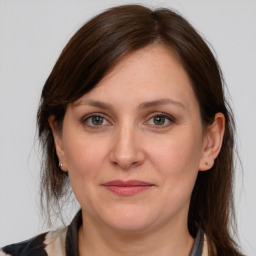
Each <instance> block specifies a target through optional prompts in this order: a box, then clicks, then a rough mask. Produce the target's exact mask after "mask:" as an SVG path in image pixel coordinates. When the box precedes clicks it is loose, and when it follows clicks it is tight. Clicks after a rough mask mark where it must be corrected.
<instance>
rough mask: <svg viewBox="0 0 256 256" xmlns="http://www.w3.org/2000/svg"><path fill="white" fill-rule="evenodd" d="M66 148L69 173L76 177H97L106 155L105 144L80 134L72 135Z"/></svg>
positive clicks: (67, 141)
mask: <svg viewBox="0 0 256 256" xmlns="http://www.w3.org/2000/svg"><path fill="white" fill-rule="evenodd" d="M64 148H65V156H66V161H67V166H68V170H69V173H70V174H71V175H75V176H81V177H82V176H93V175H96V173H97V171H98V170H99V168H100V165H101V164H102V161H103V159H104V158H105V155H106V147H105V146H104V142H102V141H101V140H97V139H96V140H94V139H93V137H92V136H85V135H84V134H83V135H79V133H73V135H72V134H71V136H69V137H68V138H67V140H66V141H65V144H64Z"/></svg>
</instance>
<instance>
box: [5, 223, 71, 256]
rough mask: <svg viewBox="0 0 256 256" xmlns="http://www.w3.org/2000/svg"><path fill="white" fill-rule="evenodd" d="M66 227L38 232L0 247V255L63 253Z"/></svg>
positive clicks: (44, 255)
mask: <svg viewBox="0 0 256 256" xmlns="http://www.w3.org/2000/svg"><path fill="white" fill-rule="evenodd" d="M66 231H67V228H63V229H58V230H56V231H50V232H47V233H43V234H40V235H38V236H36V237H33V238H31V239H29V240H26V241H23V242H20V243H16V244H11V245H7V246H5V247H3V248H2V249H0V256H21V255H22V256H52V255H65V253H64V252H65V239H66Z"/></svg>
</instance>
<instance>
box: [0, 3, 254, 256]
mask: <svg viewBox="0 0 256 256" xmlns="http://www.w3.org/2000/svg"><path fill="white" fill-rule="evenodd" d="M126 3H142V4H143V3H144V4H146V5H147V6H149V7H170V8H174V9H176V10H178V11H179V12H180V13H181V14H182V15H183V16H185V17H186V18H187V19H188V20H189V21H190V22H191V23H192V25H194V26H195V27H196V28H197V30H199V31H200V33H201V34H203V35H204V36H205V37H206V38H207V40H208V41H209V42H210V44H211V45H212V46H213V47H214V49H215V51H216V55H217V58H218V60H219V63H220V65H221V67H222V70H223V73H224V77H225V80H226V83H227V85H228V88H229V91H230V95H231V105H232V107H233V110H234V113H235V117H236V124H237V135H236V141H237V149H238V151H239V154H240V158H241V162H242V166H243V168H241V166H240V165H237V168H236V176H235V198H236V212H237V221H238V234H239V237H240V243H241V246H242V248H243V249H244V253H245V254H246V255H250V256H253V255H256V238H255V230H256V199H255V198H256V186H255V183H256V169H255V159H256V157H255V153H256V151H255V147H254V146H255V144H256V130H255V128H256V100H255V97H256V84H255V74H256V70H255V68H256V63H255V60H256V50H255V47H256V1H248V0H241V1H236V0H232V1H227V0H226V1H225V0H222V1H221V0H219V1H213V0H212V1H210V0H204V1H196V0H187V1H185V0H183V1H181V0H180V1H170V0H169V1H167V0H165V1H164V0H162V1H160V0H159V1H157V0H152V1H120V0H109V1H106V0H97V1H89V0H84V1H75V0H72V1H67V0H62V1H54V0H42V1H39V0H38V1H35V0H31V1H25V0H17V1H14V0H0V247H1V246H4V245H6V244H9V243H13V242H18V241H22V240H25V239H28V238H30V237H31V236H34V235H36V234H38V233H40V232H42V231H43V230H44V229H43V227H42V221H41V218H40V216H39V210H38V209H39V203H38V199H39V198H38V187H39V183H40V181H39V178H38V176H39V162H40V155H39V153H38V149H37V144H36V141H37V140H36V136H35V134H36V127H35V123H36V122H35V121H36V111H37V107H38V102H39V97H40V92H41V89H42V87H43V85H44V82H45V80H46V79H47V77H48V75H49V73H50V71H51V69H52V67H53V65H54V63H55V61H56V59H57V57H58V55H59V54H60V51H61V50H62V48H63V47H64V46H65V44H66V43H67V41H68V39H69V38H70V37H71V36H72V35H73V34H74V33H75V31H76V30H77V29H78V28H79V27H80V26H81V25H82V24H83V23H84V22H85V21H87V20H88V19H89V18H91V17H92V16H94V15H95V14H97V13H99V12H101V11H102V10H104V9H106V8H108V7H111V6H114V5H118V4H126ZM71 210H73V212H74V211H75V209H71ZM68 211H69V209H68ZM71 212H72V211H71ZM71 215H72V214H71ZM70 217H72V216H70Z"/></svg>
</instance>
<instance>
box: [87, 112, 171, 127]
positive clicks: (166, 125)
mask: <svg viewBox="0 0 256 256" xmlns="http://www.w3.org/2000/svg"><path fill="white" fill-rule="evenodd" d="M94 117H95V118H97V117H99V118H101V120H102V122H103V123H100V124H99V125H95V124H93V123H92V122H93V120H92V118H94ZM157 117H160V118H164V124H160V125H157V124H155V123H154V124H149V125H150V126H153V127H154V128H156V129H161V128H166V127H168V126H169V125H170V123H174V122H175V121H176V120H175V118H174V117H172V116H170V115H168V114H166V113H162V112H160V113H159V112H158V113H153V114H151V116H150V118H149V119H148V120H147V121H146V122H145V123H144V124H147V123H149V121H150V120H151V119H154V118H157ZM89 120H90V121H89ZM166 121H167V122H168V124H165V123H166ZM89 122H90V123H91V124H89ZM105 122H107V124H104V123H105ZM152 122H154V121H152ZM82 123H83V124H84V125H86V126H87V127H90V128H92V129H100V128H102V127H103V126H104V127H105V126H111V122H109V121H108V120H107V119H106V117H105V115H103V114H101V113H94V114H91V115H87V116H85V117H84V118H83V119H82Z"/></svg>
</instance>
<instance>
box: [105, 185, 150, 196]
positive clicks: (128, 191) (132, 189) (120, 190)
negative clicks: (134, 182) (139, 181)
mask: <svg viewBox="0 0 256 256" xmlns="http://www.w3.org/2000/svg"><path fill="white" fill-rule="evenodd" d="M105 187H106V188H107V189H108V190H110V191H112V192H114V193H116V194H118V195H120V196H132V195H135V194H138V193H140V192H142V191H144V190H147V189H149V188H151V187H152V186H150V185H149V186H105Z"/></svg>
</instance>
